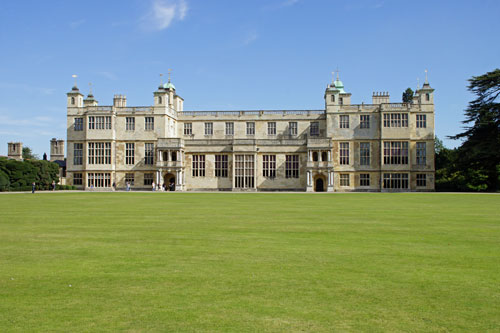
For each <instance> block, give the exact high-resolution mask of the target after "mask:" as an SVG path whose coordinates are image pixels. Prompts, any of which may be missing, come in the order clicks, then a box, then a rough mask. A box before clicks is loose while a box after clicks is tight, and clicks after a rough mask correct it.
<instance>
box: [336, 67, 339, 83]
mask: <svg viewBox="0 0 500 333" xmlns="http://www.w3.org/2000/svg"><path fill="white" fill-rule="evenodd" d="M336 72H337V81H338V80H339V73H340V70H339V66H337V70H336Z"/></svg>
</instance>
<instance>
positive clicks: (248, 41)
mask: <svg viewBox="0 0 500 333" xmlns="http://www.w3.org/2000/svg"><path fill="white" fill-rule="evenodd" d="M258 37H259V35H258V34H257V32H256V31H249V32H248V33H247V35H246V37H245V39H244V40H243V45H249V44H251V43H253V42H254V41H256V40H257V38H258Z"/></svg>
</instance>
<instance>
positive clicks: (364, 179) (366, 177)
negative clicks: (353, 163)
mask: <svg viewBox="0 0 500 333" xmlns="http://www.w3.org/2000/svg"><path fill="white" fill-rule="evenodd" d="M359 186H370V174H369V173H362V174H360V175H359Z"/></svg>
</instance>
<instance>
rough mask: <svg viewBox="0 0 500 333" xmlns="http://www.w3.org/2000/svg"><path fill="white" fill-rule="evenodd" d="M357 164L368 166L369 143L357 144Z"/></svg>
mask: <svg viewBox="0 0 500 333" xmlns="http://www.w3.org/2000/svg"><path fill="white" fill-rule="evenodd" d="M359 164H360V165H370V143H369V142H361V143H360V144H359Z"/></svg>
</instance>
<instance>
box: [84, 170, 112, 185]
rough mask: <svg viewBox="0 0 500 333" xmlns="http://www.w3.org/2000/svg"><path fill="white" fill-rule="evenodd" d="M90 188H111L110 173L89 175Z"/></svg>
mask: <svg viewBox="0 0 500 333" xmlns="http://www.w3.org/2000/svg"><path fill="white" fill-rule="evenodd" d="M87 184H88V187H92V186H93V187H110V186H111V174H110V173H102V172H99V173H89V174H87Z"/></svg>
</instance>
